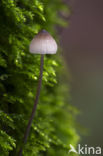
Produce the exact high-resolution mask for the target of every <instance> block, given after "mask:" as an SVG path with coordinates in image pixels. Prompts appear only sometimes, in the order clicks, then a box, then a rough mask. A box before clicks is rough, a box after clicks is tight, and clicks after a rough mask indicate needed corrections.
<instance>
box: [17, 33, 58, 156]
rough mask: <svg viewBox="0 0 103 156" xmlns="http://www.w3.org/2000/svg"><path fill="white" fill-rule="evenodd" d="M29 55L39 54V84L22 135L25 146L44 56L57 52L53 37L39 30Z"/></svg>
mask: <svg viewBox="0 0 103 156" xmlns="http://www.w3.org/2000/svg"><path fill="white" fill-rule="evenodd" d="M29 50H30V53H32V54H41V61H40V75H39V82H38V87H37V92H36V97H35V101H34V106H33V110H32V113H31V116H30V119H29V121H28V125H27V128H26V131H25V134H24V138H23V143H24V144H25V143H26V142H27V138H28V136H29V132H30V128H31V124H32V121H33V118H34V115H35V112H36V108H37V104H38V100H39V95H40V89H41V84H42V76H43V64H44V55H45V54H55V53H56V51H57V44H56V42H55V40H54V39H53V37H52V36H51V35H50V34H49V33H48V32H47V31H46V30H41V31H40V32H39V33H38V34H37V35H36V36H35V37H34V38H33V40H32V41H31V43H30V48H29ZM22 150H23V149H22V148H21V149H20V151H19V156H22Z"/></svg>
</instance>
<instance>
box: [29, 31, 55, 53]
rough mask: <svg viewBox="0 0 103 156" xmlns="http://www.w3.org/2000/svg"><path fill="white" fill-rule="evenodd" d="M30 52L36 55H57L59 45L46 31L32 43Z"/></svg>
mask: <svg viewBox="0 0 103 156" xmlns="http://www.w3.org/2000/svg"><path fill="white" fill-rule="evenodd" d="M29 50H30V52H31V53H34V54H55V53H56V51H57V44H56V42H55V40H54V39H53V37H52V36H51V35H50V34H49V33H48V32H47V31H46V30H41V31H40V32H39V33H38V34H37V35H36V36H35V37H34V38H33V40H32V41H31V43H30V47H29Z"/></svg>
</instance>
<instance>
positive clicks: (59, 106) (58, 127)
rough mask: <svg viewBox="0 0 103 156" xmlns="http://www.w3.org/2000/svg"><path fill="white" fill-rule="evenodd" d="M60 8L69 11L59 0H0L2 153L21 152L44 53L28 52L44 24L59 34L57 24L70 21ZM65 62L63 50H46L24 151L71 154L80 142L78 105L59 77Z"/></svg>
mask: <svg viewBox="0 0 103 156" xmlns="http://www.w3.org/2000/svg"><path fill="white" fill-rule="evenodd" d="M60 12H61V13H65V14H68V13H69V10H68V8H67V7H66V5H64V3H63V2H62V1H60V0H52V1H50V0H1V2H0V156H9V155H10V156H14V155H16V154H17V152H18V150H19V148H20V145H21V142H22V138H23V134H24V131H25V127H26V125H27V122H28V118H29V116H30V113H31V110H32V107H33V101H34V98H35V92H36V87H37V81H38V75H39V66H40V56H39V55H32V54H30V53H29V50H28V49H29V44H30V41H31V39H32V38H33V36H34V35H35V34H36V33H37V32H38V31H39V30H40V29H42V28H43V29H46V30H48V31H49V32H50V33H51V34H52V35H53V36H54V38H56V39H57V40H58V38H57V35H56V29H55V26H57V25H60V26H66V21H65V20H63V19H62V18H61V17H60V16H59V14H60ZM62 65H63V62H62V61H61V58H60V57H59V54H57V55H51V56H50V55H49V56H48V55H47V56H45V64H44V73H43V86H42V92H41V95H40V100H39V104H38V108H37V112H36V116H35V120H34V121H33V124H32V128H31V132H30V137H29V139H28V142H27V144H26V145H25V147H24V151H23V155H24V156H29V155H30V156H43V155H44V156H46V155H47V156H57V155H60V156H66V155H67V153H68V149H69V144H70V143H71V144H73V145H75V146H76V144H77V141H78V139H79V137H78V135H77V132H76V127H75V121H74V118H75V112H76V110H75V108H73V107H72V106H71V105H70V104H69V100H68V95H66V94H67V93H68V91H67V86H66V85H65V83H64V82H62V81H61V80H60V79H61V78H62V75H63V70H64V69H63V70H62ZM68 94H69V93H68Z"/></svg>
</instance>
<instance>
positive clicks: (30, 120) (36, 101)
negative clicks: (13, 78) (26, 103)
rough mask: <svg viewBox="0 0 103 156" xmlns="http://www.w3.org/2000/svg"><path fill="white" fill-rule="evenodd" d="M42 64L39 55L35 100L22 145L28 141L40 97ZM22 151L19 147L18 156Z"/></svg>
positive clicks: (42, 60) (42, 61)
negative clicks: (38, 73)
mask: <svg viewBox="0 0 103 156" xmlns="http://www.w3.org/2000/svg"><path fill="white" fill-rule="evenodd" d="M43 64H44V55H43V54H42V55H41V63H40V75H39V82H38V87H37V92H36V98H35V101H34V106H33V110H32V113H31V116H30V119H29V121H28V125H27V128H26V131H25V134H24V138H23V144H25V143H26V142H27V139H28V136H29V133H30V128H31V125H32V121H33V118H34V116H35V112H36V108H37V104H38V100H39V95H40V89H41V85H42V76H43ZM22 151H23V148H22V147H21V148H20V151H19V154H18V156H22Z"/></svg>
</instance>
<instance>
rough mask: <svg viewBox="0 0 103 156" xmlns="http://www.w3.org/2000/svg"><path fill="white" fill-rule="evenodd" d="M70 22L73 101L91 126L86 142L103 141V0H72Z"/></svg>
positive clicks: (66, 43) (67, 50) (67, 49)
mask: <svg viewBox="0 0 103 156" xmlns="http://www.w3.org/2000/svg"><path fill="white" fill-rule="evenodd" d="M67 3H68V4H69V5H70V6H71V7H72V15H71V17H70V19H69V22H70V26H69V27H68V28H67V29H65V30H63V32H62V34H61V45H62V47H63V49H64V51H63V55H64V57H65V60H66V63H67V65H68V67H69V70H70V73H71V76H72V78H71V80H72V82H71V96H72V104H73V105H74V106H76V107H77V108H79V110H80V111H81V112H82V113H81V115H79V116H78V121H79V123H80V124H81V125H83V126H84V127H86V128H88V130H89V133H88V136H85V137H82V144H83V145H84V144H87V145H88V146H94V147H95V146H101V147H102V145H103V0H71V1H70V0H69V1H67Z"/></svg>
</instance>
